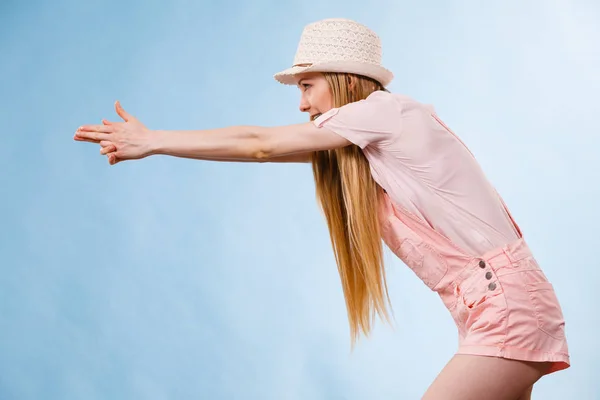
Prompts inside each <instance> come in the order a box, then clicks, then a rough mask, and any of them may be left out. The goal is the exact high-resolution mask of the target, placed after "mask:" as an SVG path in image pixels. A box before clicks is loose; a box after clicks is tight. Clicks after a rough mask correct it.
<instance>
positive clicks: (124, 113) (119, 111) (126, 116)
mask: <svg viewBox="0 0 600 400" xmlns="http://www.w3.org/2000/svg"><path fill="white" fill-rule="evenodd" d="M115 110H116V111H117V114H119V117H121V118H123V120H125V122H127V121H129V120H130V119H133V117H132V116H131V115H129V113H128V112H127V111H125V110H124V109H123V106H121V103H120V102H119V100H117V101H116V102H115Z"/></svg>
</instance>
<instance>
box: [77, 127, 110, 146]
mask: <svg viewBox="0 0 600 400" xmlns="http://www.w3.org/2000/svg"><path fill="white" fill-rule="evenodd" d="M106 128H109V126H107V127H106ZM80 129H81V128H80ZM110 137H111V135H110V134H109V133H103V132H96V131H87V130H78V131H77V132H75V137H74V139H75V140H83V141H86V142H92V143H99V142H100V141H101V140H110Z"/></svg>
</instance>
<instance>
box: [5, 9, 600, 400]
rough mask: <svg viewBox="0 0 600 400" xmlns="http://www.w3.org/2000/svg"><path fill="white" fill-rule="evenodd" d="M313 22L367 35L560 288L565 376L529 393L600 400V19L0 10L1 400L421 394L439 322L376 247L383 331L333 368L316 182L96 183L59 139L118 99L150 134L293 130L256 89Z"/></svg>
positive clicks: (465, 12)
mask: <svg viewBox="0 0 600 400" xmlns="http://www.w3.org/2000/svg"><path fill="white" fill-rule="evenodd" d="M329 17H346V18H352V19H355V20H358V21H360V22H363V23H365V24H367V25H368V26H369V27H371V28H372V29H374V30H375V31H376V32H377V33H378V34H379V35H380V36H381V38H382V40H383V45H384V62H385V64H386V66H388V68H390V69H391V70H393V71H394V72H395V74H396V78H395V80H394V82H393V84H392V85H391V86H390V89H391V90H392V91H395V92H402V93H404V94H408V95H410V96H413V97H414V98H416V99H418V100H420V101H423V102H426V103H430V104H433V105H434V106H435V107H436V109H437V111H438V113H439V114H440V115H441V116H442V118H443V119H444V120H445V121H446V122H447V123H448V124H449V125H450V126H451V127H452V128H453V129H454V130H455V131H456V132H457V133H458V134H459V135H460V136H461V137H462V138H463V139H464V141H465V142H466V143H467V144H468V145H469V146H470V148H471V150H472V151H473V152H474V153H475V155H476V156H477V157H478V159H479V160H480V162H481V164H482V166H483V168H484V169H485V171H486V172H487V174H488V176H489V178H490V179H491V180H492V182H493V183H494V184H495V185H496V187H497V189H498V190H499V191H500V193H501V194H502V195H503V196H504V198H505V200H506V202H507V203H508V205H509V207H510V208H511V210H512V212H513V214H514V215H515V217H516V218H517V220H518V222H519V223H520V225H521V227H522V228H523V230H524V232H525V234H526V235H527V238H528V241H529V243H530V245H531V246H532V248H533V250H534V251H535V253H536V255H537V257H538V259H539V261H540V262H541V264H542V265H543V267H544V269H545V270H546V272H547V275H548V276H549V278H550V279H551V280H552V281H553V282H554V284H555V287H556V290H557V293H558V295H559V298H560V300H561V302H562V304H563V308H564V313H565V316H566V319H567V321H568V328H567V329H568V330H567V332H568V337H569V340H570V347H571V352H572V362H573V367H572V368H571V369H569V370H567V371H564V372H561V373H558V374H556V375H553V376H550V377H547V378H544V379H543V380H542V381H541V382H540V383H539V384H538V385H537V389H536V392H537V397H536V398H539V399H549V400H551V399H567V398H568V399H599V398H600V383H599V379H598V376H599V375H598V370H599V369H600V361H599V359H600V345H599V341H598V330H599V329H600V312H599V311H598V308H599V306H600V302H599V295H598V292H599V290H598V285H599V284H600V272H599V267H600V262H599V261H598V256H597V253H596V251H597V250H598V248H599V246H598V233H597V230H598V225H599V224H600V211H599V207H598V197H599V195H600V188H599V182H600V180H599V173H598V171H599V168H598V151H599V148H600V139H599V138H600V136H599V128H598V127H599V124H598V120H597V119H598V116H599V115H600V106H599V104H600V102H599V101H598V92H599V91H600V78H599V76H600V74H598V71H600V55H599V53H600V52H599V51H598V40H599V39H600V28H599V26H600V7H599V6H598V4H597V3H595V2H592V1H585V0H572V1H567V0H557V1H553V2H548V1H542V0H532V1H529V2H521V1H517V0H510V1H504V2H501V3H499V2H494V3H490V2H486V3H485V5H482V3H481V2H476V1H451V2H443V1H433V0H428V1H421V2H418V3H417V2H409V1H373V2H372V3H371V4H370V5H368V6H367V5H366V3H364V2H358V1H341V0H336V1H328V2H322V3H314V2H313V3H310V2H306V3H300V2H295V3H293V4H292V3H290V4H288V3H282V2H276V1H265V0H258V1H253V2H241V1H238V2H231V1H222V2H216V1H213V2H206V1H205V2H192V1H183V0H174V1H170V2H167V1H163V2H160V1H125V2H118V1H115V0H112V1H102V2H101V1H85V2H78V1H74V0H57V1H54V2H41V1H38V2H27V3H18V2H16V1H4V2H3V3H2V4H1V5H0V60H1V61H2V62H1V63H0V77H1V78H0V115H1V116H2V118H1V119H0V121H1V134H0V151H1V157H0V187H1V190H2V196H1V197H0V204H1V206H2V213H1V214H0V227H1V229H0V253H1V254H2V258H1V261H0V272H1V275H0V399H1V400H13V399H18V400H21V399H36V400H37V399H44V400H53V399H60V400H70V399H217V400H218V399H251V400H254V399H258V400H269V399H273V400H281V399H291V400H293V399H303V400H304V399H310V400H319V399H327V400H333V399H347V400H363V399H364V400H379V399H383V400H386V399H417V398H419V396H420V395H421V394H422V393H423V392H424V391H425V390H426V388H427V386H428V385H429V384H430V382H431V381H432V380H433V379H434V378H435V376H436V375H437V373H438V372H439V371H440V370H441V368H442V367H443V366H444V364H445V363H446V362H447V361H448V360H449V358H450V357H451V356H452V354H453V352H454V351H455V349H456V344H457V338H456V331H455V329H454V327H453V324H452V321H451V319H450V316H449V314H448V313H447V312H446V310H445V309H444V308H443V305H442V303H441V302H440V301H439V299H438V298H437V297H436V296H435V295H434V294H432V293H431V292H429V291H428V290H427V289H426V288H425V286H424V285H423V284H422V283H421V282H420V281H419V280H418V279H417V278H416V277H415V276H414V275H413V274H412V272H410V271H409V270H408V268H406V267H405V266H404V265H403V264H402V263H401V262H399V261H397V260H395V259H393V258H391V257H389V253H388V258H389V263H388V265H389V283H390V290H391V297H392V300H393V304H394V310H395V313H396V324H395V328H394V329H391V328H390V327H389V326H386V325H383V324H381V323H379V324H378V326H377V329H376V331H375V333H374V335H373V337H372V338H370V339H368V340H363V341H361V342H360V343H359V345H358V347H357V348H356V350H355V352H354V353H353V354H350V353H349V338H348V327H347V322H346V315H345V308H344V303H343V297H342V293H341V289H340V284H339V279H338V276H337V271H336V267H335V263H334V259H333V256H332V251H331V248H330V243H329V238H328V234H327V229H326V225H325V222H324V219H323V218H322V217H321V215H320V212H319V209H318V207H317V205H316V201H315V197H314V185H313V182H312V175H311V170H310V166H309V165H281V164H280V165H276V164H232V163H209V162H201V161H192V160H184V159H176V158H168V157H152V158H149V159H145V160H141V161H136V162H125V163H121V164H118V165H116V166H114V167H110V166H109V165H108V164H107V162H106V160H105V158H103V157H100V156H99V155H98V147H97V146H95V145H91V144H87V143H79V142H74V141H73V140H72V137H73V133H74V131H75V129H76V128H77V127H78V126H79V125H82V124H91V123H99V122H100V121H101V119H102V118H108V119H112V120H118V117H117V116H116V114H115V113H114V110H113V103H114V101H115V100H117V99H119V100H121V102H122V104H123V106H124V107H125V109H126V110H127V111H129V112H130V113H132V114H133V115H135V116H137V117H138V118H140V119H141V120H142V121H143V122H144V123H146V124H147V125H148V126H149V127H150V128H155V129H203V128H214V127H222V126H228V125H236V124H256V125H269V126H274V125H281V124H291V123H297V122H303V121H306V120H307V117H306V115H303V114H301V113H300V112H299V110H298V104H299V93H298V91H297V89H295V88H293V87H285V86H282V85H280V84H278V83H277V82H275V81H274V80H273V79H272V75H273V74H274V73H275V72H277V71H279V70H281V69H284V68H286V67H288V66H289V65H291V63H292V60H293V56H294V52H295V50H296V46H297V41H298V39H299V36H300V33H301V30H302V28H303V26H304V25H305V24H307V23H309V22H312V21H315V20H318V19H322V18H329ZM594 338H595V339H594Z"/></svg>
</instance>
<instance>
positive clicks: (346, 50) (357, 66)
mask: <svg viewBox="0 0 600 400" xmlns="http://www.w3.org/2000/svg"><path fill="white" fill-rule="evenodd" d="M381 53H382V51H381V40H380V39H379V36H377V34H376V33H375V32H373V31H372V30H370V29H369V28H367V27H366V26H364V25H362V24H359V23H358V22H355V21H352V20H349V19H344V18H330V19H324V20H321V21H317V22H313V23H310V24H308V25H306V26H305V27H304V30H303V31H302V36H301V37H300V43H299V44H298V49H297V50H296V57H295V58H294V65H293V66H292V67H291V68H288V69H286V70H284V71H281V72H279V73H277V74H275V76H274V78H275V79H276V80H277V81H279V82H281V83H283V84H285V85H295V84H296V78H295V76H294V75H296V74H300V73H303V72H347V73H353V74H359V75H364V76H367V77H369V78H373V79H375V80H376V81H378V82H379V83H381V84H382V85H383V86H384V87H385V86H387V85H388V84H389V83H390V82H391V81H392V78H393V77H394V75H393V74H392V72H391V71H388V70H387V69H385V68H384V67H383V66H382V65H381Z"/></svg>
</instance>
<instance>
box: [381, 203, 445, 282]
mask: <svg viewBox="0 0 600 400" xmlns="http://www.w3.org/2000/svg"><path fill="white" fill-rule="evenodd" d="M381 228H382V232H381V233H382V238H383V240H384V242H385V243H386V244H387V246H388V248H389V249H390V250H391V251H392V252H393V253H394V254H395V255H396V256H397V257H398V258H399V259H400V260H402V262H404V264H406V265H407V266H408V267H409V268H410V269H411V270H412V271H413V272H414V273H415V274H416V275H417V276H418V277H419V278H420V279H421V280H422V281H423V283H425V285H427V287H429V288H430V289H431V290H434V288H435V287H436V285H437V284H438V283H439V282H440V281H441V280H442V278H443V277H444V276H445V275H446V273H447V272H448V264H447V263H446V261H445V260H444V259H443V257H441V256H440V255H439V253H438V252H437V251H436V250H435V249H434V248H432V247H431V246H429V245H428V244H427V243H425V242H424V241H423V239H422V238H421V237H420V236H419V235H418V234H417V233H416V232H414V231H413V230H412V229H410V228H409V227H408V226H406V225H405V224H404V223H403V222H402V221H401V220H400V219H399V218H398V217H396V216H395V215H388V216H387V218H386V219H385V220H384V222H383V224H382V226H381Z"/></svg>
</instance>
